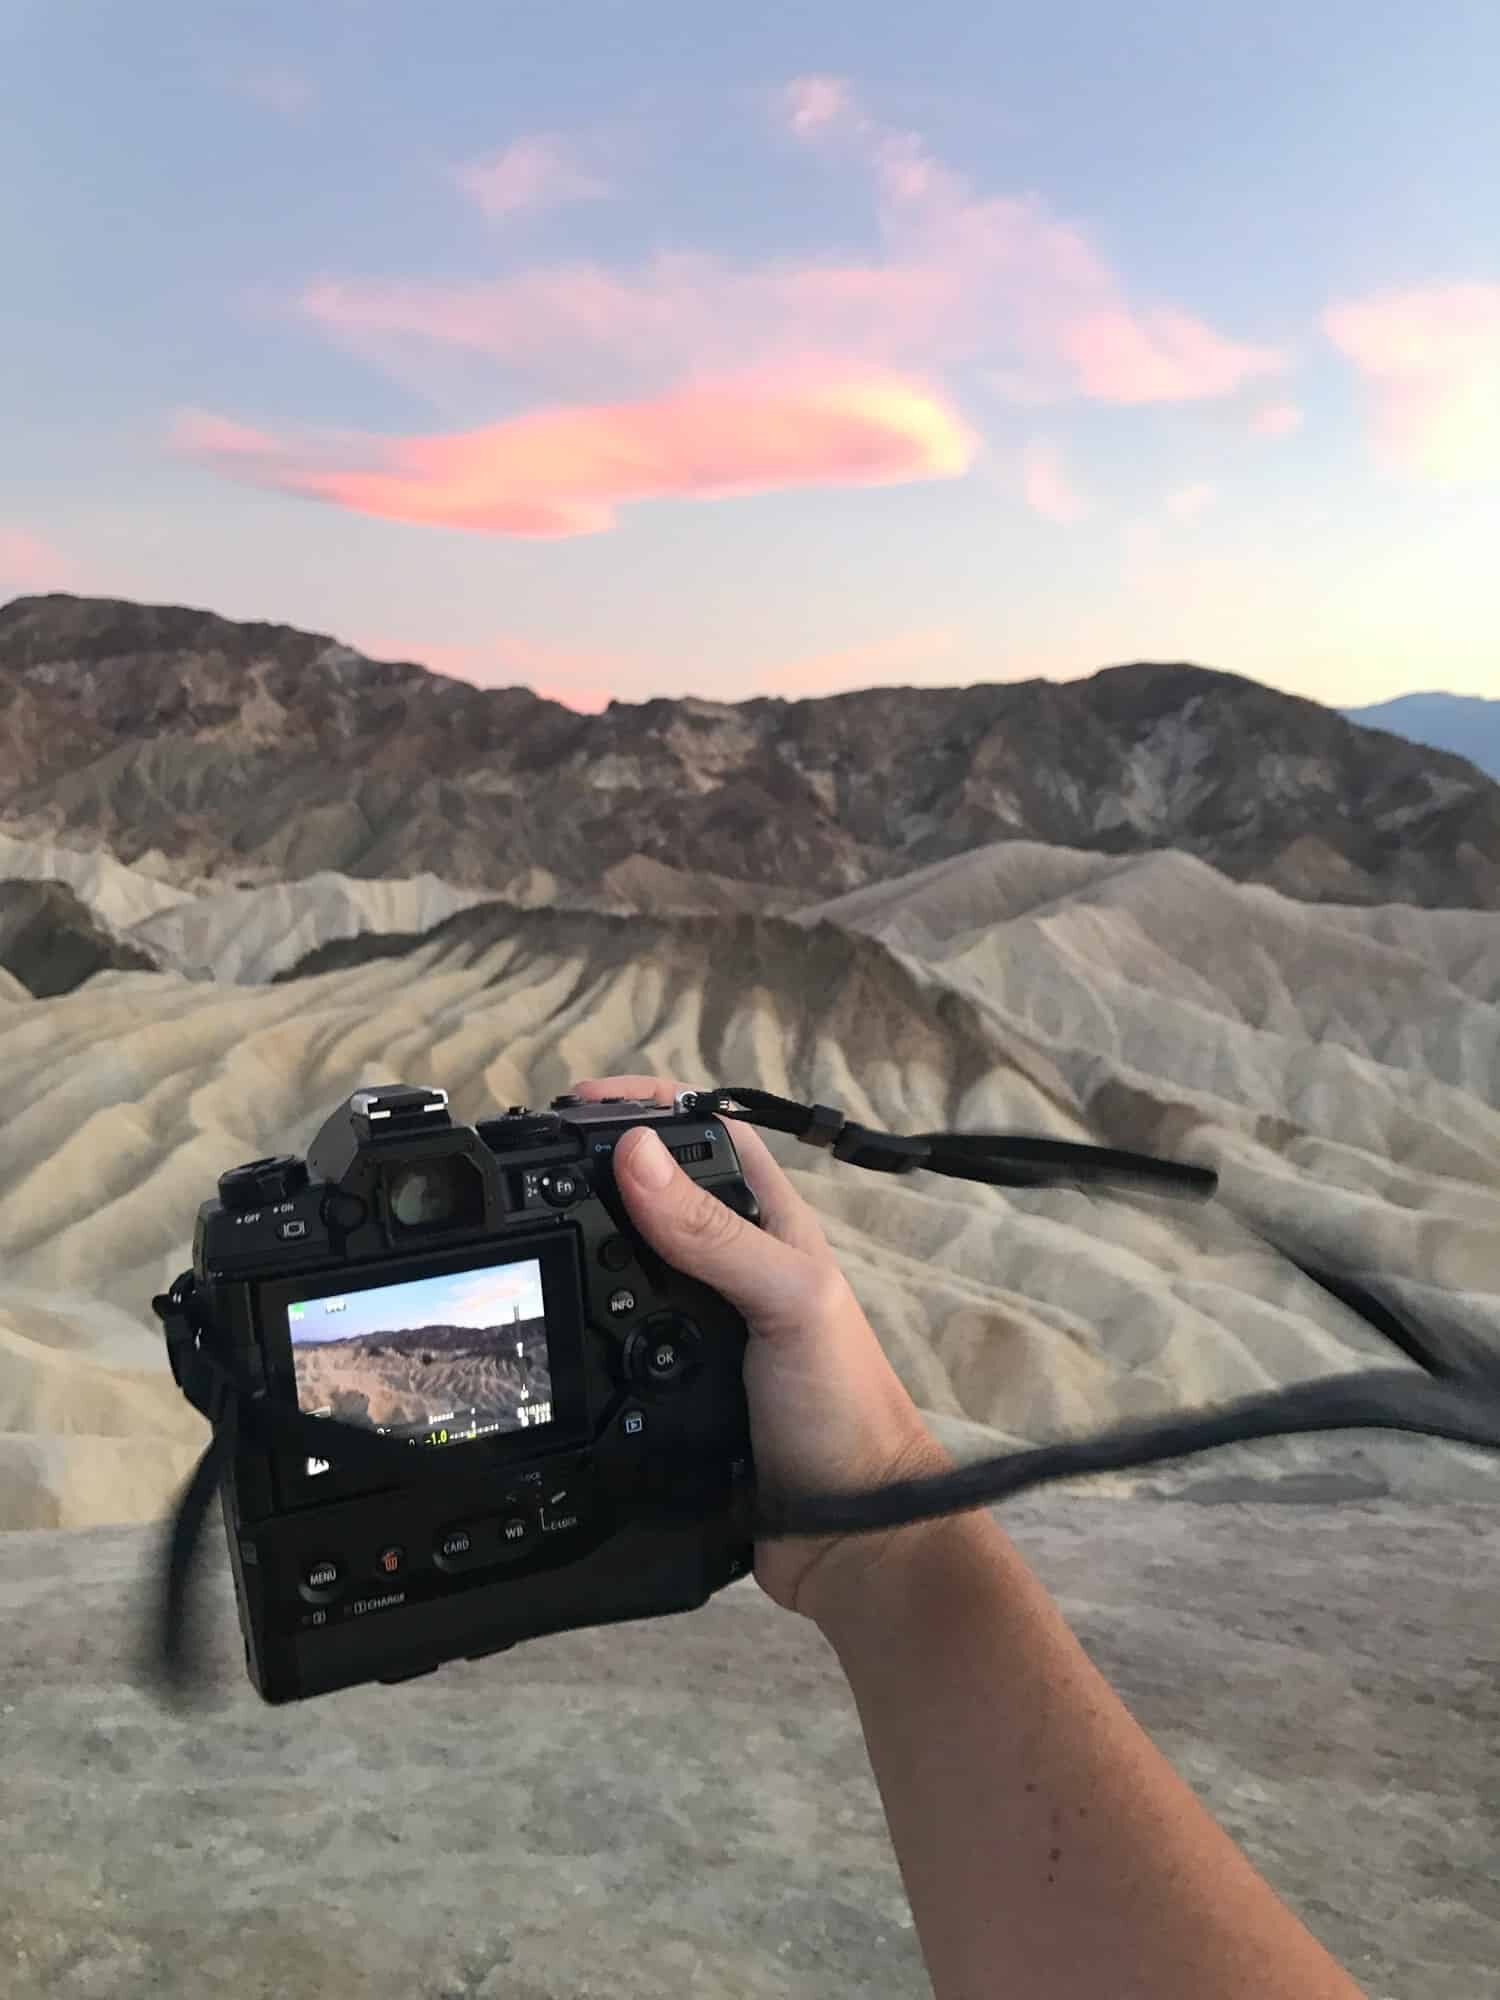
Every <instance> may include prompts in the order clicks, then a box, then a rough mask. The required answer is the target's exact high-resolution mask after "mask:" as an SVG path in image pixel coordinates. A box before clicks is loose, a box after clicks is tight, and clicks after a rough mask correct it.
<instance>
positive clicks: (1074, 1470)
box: [151, 1085, 1500, 1687]
mask: <svg viewBox="0 0 1500 2000" xmlns="http://www.w3.org/2000/svg"><path fill="white" fill-rule="evenodd" d="M678 1104H679V1106H680V1108H681V1109H682V1110H684V1111H685V1112H687V1113H688V1114H689V1115H690V1116H694V1117H698V1116H711V1115H715V1114H716V1115H719V1116H728V1117H736V1118H741V1119H743V1120H745V1121H746V1122H747V1123H749V1124H752V1125H761V1126H764V1127H766V1128H767V1129H768V1130H771V1131H777V1132H784V1133H788V1134H790V1135H791V1136H792V1137H794V1138H797V1139H800V1140H803V1141H805V1142H806V1143H807V1144H809V1145H813V1146H820V1147H826V1148H828V1149H830V1150H831V1152H832V1155H833V1157H834V1158H835V1159H836V1160H842V1161H845V1162H846V1163H848V1164H849V1165H851V1166H857V1167H867V1168H869V1169H871V1170H872V1171H874V1172H876V1173H895V1174H903V1173H911V1172H913V1171H914V1170H917V1169H920V1170H921V1171H923V1172H926V1173H936V1174H945V1175H947V1176H949V1177H950V1178H954V1179H958V1180H969V1181H977V1182H980V1183H982V1184H984V1185H987V1186H991V1187H1015V1188H1023V1187H1051V1186H1060V1185H1061V1186H1077V1187H1084V1188H1087V1187H1090V1186H1095V1185H1099V1186H1121V1187H1128V1186H1135V1187H1137V1188H1140V1189H1143V1190H1147V1191H1151V1192H1155V1193H1158V1194H1167V1195H1180V1196H1187V1197H1190V1198H1195V1199H1199V1200H1204V1199H1208V1198H1209V1197H1211V1196H1213V1195H1214V1194H1215V1193H1216V1192H1217V1191H1218V1184H1219V1177H1218V1175H1217V1174H1216V1173H1215V1172H1214V1171H1213V1169H1212V1168H1208V1167H1200V1166H1194V1165H1191V1164H1189V1163H1187V1162H1184V1161H1177V1160H1164V1159H1159V1158H1157V1157H1155V1156H1154V1155H1152V1154H1148V1153H1132V1152H1124V1151H1120V1150H1118V1149H1116V1148H1113V1147H1107V1146H1085V1145H1077V1144H1074V1143H1072V1142H1070V1141H1065V1140H1055V1139H1042V1138H1034V1137H1026V1136H1021V1135H1014V1134H1007V1133H998V1132H996V1133H987V1132H919V1133H914V1134H905V1135H903V1134H900V1133H893V1132H881V1131H878V1130H876V1129H874V1128H872V1127H870V1126H867V1125H860V1124H856V1123H855V1122H853V1121H852V1120H850V1119H848V1118H846V1117H845V1116H844V1114H843V1113H842V1112H841V1111H839V1110H838V1109H837V1108H836V1107H835V1106H833V1105H828V1104H811V1105H808V1104H799V1103H797V1102H796V1101H795V1100H793V1099H791V1098H787V1097H778V1096H776V1095H774V1094H773V1093H772V1092H770V1091H764V1090H756V1089H751V1088H742V1087H740V1086H738V1085H731V1086H728V1087H721V1088H718V1089H713V1090H700V1091H686V1092H683V1093H682V1095H681V1096H680V1097H679V1099H678ZM1243 1226H1244V1227H1245V1229H1246V1230H1247V1232H1248V1233H1249V1234H1250V1235H1252V1236H1254V1237H1256V1238H1257V1239H1258V1240H1259V1241H1261V1242H1262V1243H1264V1244H1266V1245H1268V1246H1269V1247H1270V1248H1271V1249H1272V1250H1274V1251H1276V1252H1277V1253H1278V1254H1279V1255H1280V1256H1282V1257H1285V1258H1286V1259H1287V1260H1288V1261H1289V1262H1290V1263H1291V1264H1293V1265H1294V1266H1295V1268H1296V1269H1297V1270H1299V1271H1300V1272H1301V1273H1302V1274H1303V1276H1305V1277H1306V1278H1308V1279H1310V1280H1311V1281H1312V1283H1314V1284H1316V1285H1318V1286H1319V1287H1320V1288H1321V1289H1322V1290H1323V1291H1325V1292H1327V1293H1328V1294H1329V1295H1330V1296H1332V1297H1334V1298H1336V1299H1338V1300H1339V1301H1340V1303H1341V1304H1343V1305H1344V1306H1346V1307H1347V1308H1348V1309H1349V1310H1350V1311H1351V1312H1353V1313H1355V1314H1356V1315H1357V1316H1358V1317H1359V1318H1360V1319H1361V1320H1363V1321H1364V1323H1365V1324H1366V1325H1368V1326H1370V1327H1372V1328H1374V1330H1375V1331H1376V1332H1378V1333H1380V1334H1381V1335H1383V1336H1384V1338H1386V1339H1387V1340H1389V1341H1390V1342H1391V1343H1392V1344H1393V1345H1394V1346H1396V1347H1398V1348H1399V1349H1400V1350H1401V1351H1402V1352H1403V1353H1404V1354H1405V1355H1406V1356H1407V1357H1408V1359H1409V1360H1410V1361H1412V1362H1415V1363H1416V1368H1415V1369H1413V1368H1409V1367H1408V1368H1392V1369H1370V1370H1363V1371H1356V1372H1351V1373H1349V1374H1347V1375H1342V1376H1334V1377H1331V1378H1324V1379H1323V1380H1320V1381H1314V1382H1304V1383H1298V1384H1294V1385H1293V1386H1291V1387H1289V1388H1285V1389H1277V1390H1273V1391H1270V1392H1268V1393H1266V1394H1261V1395H1253V1396H1247V1397H1243V1398H1241V1399H1239V1400H1238V1401H1236V1402H1232V1403H1227V1404H1224V1405H1221V1406H1220V1407H1218V1408H1216V1409H1210V1410H1199V1411H1188V1412H1178V1413H1173V1414H1171V1415H1168V1416H1165V1417H1151V1418H1145V1419H1142V1420H1140V1421H1137V1422H1132V1423H1127V1424H1121V1425H1118V1426H1116V1427H1114V1428H1113V1429H1110V1430H1107V1431H1103V1432H1100V1433H1099V1434H1098V1435H1097V1436H1094V1437H1090V1438H1079V1439H1072V1440H1069V1441H1068V1442H1066V1443H1060V1444H1045V1445H1038V1446H1035V1447H1033V1448H1030V1449H1027V1450H1023V1451H1011V1452H1006V1453H1003V1454H1002V1455H1000V1456H998V1457H995V1458H986V1459H980V1460H977V1461H975V1462H974V1463H971V1464H968V1465H964V1466H960V1467H958V1468H956V1469H955V1470H953V1471H951V1472H944V1473H939V1474H937V1475H935V1476H929V1477H927V1478H922V1479H907V1480H898V1481H894V1482H892V1483H890V1484H888V1485H885V1486H880V1487H876V1488H874V1489H872V1490H871V1491H868V1492H863V1493H859V1492H855V1493H840V1494H802V1495H797V1494H775V1493H766V1492H757V1491H755V1489H754V1488H753V1486H752V1488H751V1489H750V1490H749V1491H748V1493H747V1495H746V1497H745V1499H744V1500H743V1501H741V1502H739V1503H737V1505H738V1506H739V1508H740V1509H741V1510H742V1511H741V1512H740V1514H739V1525H740V1526H741V1528H742V1529H743V1532H744V1533H745V1534H747V1535H749V1536H751V1537H753V1538H754V1539H756V1540H777V1539H782V1538H787V1537H795V1536H824V1535H837V1534H862V1533H868V1532H871V1531H873V1530H878V1529H884V1528H893V1527H900V1526H903V1525H905V1524H906V1523H908V1522H913V1521H922V1520H930V1519H933V1518H935V1517H937V1516H939V1515H943V1514H957V1513H963V1512H966V1511H968V1510H970V1509H972V1508H975V1507H983V1506H988V1505H990V1504H992V1503H993V1502H995V1501H997V1500H1005V1499H1009V1498H1010V1497H1011V1496H1012V1495H1013V1494H1017V1493H1021V1492H1024V1491H1026V1490H1027V1489H1028V1488H1031V1487H1035V1486H1044V1485H1048V1484H1050V1483H1052V1482H1053V1481H1055V1480H1059V1479H1076V1478H1079V1477H1082V1476H1085V1475H1087V1474H1089V1473H1097V1472H1117V1471H1122V1470H1124V1469H1126V1468H1129V1467H1133V1466H1144V1465H1156V1464H1160V1463H1162V1462H1164V1461H1166V1460H1170V1459H1181V1458H1189V1457H1192V1456H1194V1455H1196V1454H1197V1453H1199V1452H1204V1451H1214V1450H1217V1449H1218V1448H1219V1447H1220V1446H1221V1445H1228V1444H1241V1443H1247V1442H1250V1441H1253V1440H1254V1439H1257V1438H1267V1437H1289V1436H1294V1435H1297V1434H1300V1433H1306V1432H1311V1431H1339V1430H1390V1431H1406V1432H1411V1433H1415V1434H1418V1435H1421V1436H1427V1437H1438V1438H1444V1439H1447V1440H1449V1441H1450V1442H1453V1443H1456V1444H1465V1445H1479V1446H1484V1447H1487V1448H1489V1449H1491V1450H1500V1341H1497V1342H1496V1343H1495V1345H1494V1346H1491V1345H1489V1344H1488V1343H1487V1342H1484V1341H1481V1340H1479V1339H1476V1338H1474V1337H1473V1336H1472V1335H1465V1334H1462V1333H1458V1332H1455V1331H1453V1330H1451V1329H1450V1330H1449V1331H1448V1332H1447V1333H1446V1334H1445V1335H1444V1337H1443V1339H1442V1340H1438V1339H1436V1338H1435V1337H1433V1336H1432V1335H1431V1334H1430V1333H1429V1332H1427V1331H1426V1330H1424V1329H1422V1328H1419V1327H1414V1326H1413V1325H1412V1324H1411V1323H1410V1322H1409V1321H1408V1320H1406V1319H1403V1318H1401V1317H1399V1316H1398V1315H1397V1314H1396V1313H1395V1312H1394V1311H1393V1310H1392V1309H1391V1307H1390V1306H1389V1305H1388V1304H1387V1303H1386V1302H1385V1301H1383V1300H1381V1299H1380V1298H1378V1297H1377V1296H1376V1295H1375V1294H1374V1293H1373V1292H1372V1291H1371V1290H1370V1289H1369V1287H1368V1285H1367V1284H1365V1283H1364V1282H1363V1281H1362V1280H1360V1279H1358V1278H1356V1277H1355V1276H1353V1275H1352V1274H1351V1273H1348V1272H1344V1271H1340V1270H1336V1269H1333V1268H1332V1267H1330V1266H1329V1265H1328V1264H1327V1263H1326V1261H1325V1262H1320V1263H1318V1264H1312V1263H1309V1262H1304V1261H1303V1260H1302V1259H1301V1258H1299V1257H1297V1256H1295V1255H1293V1254H1292V1253H1291V1252H1290V1251H1289V1250H1288V1249H1287V1248H1286V1247H1285V1246H1283V1245H1281V1244H1279V1243H1277V1242H1274V1241H1273V1240H1272V1239H1271V1238H1270V1237H1269V1236H1267V1235H1266V1234H1265V1233H1264V1232H1263V1231H1261V1230H1259V1229H1256V1228H1255V1227H1254V1226H1253V1225H1252V1224H1250V1223H1249V1222H1248V1221H1245V1222H1244V1223H1243ZM151 1303H152V1307H153V1310H154V1311H155V1312H156V1314H157V1316H158V1318H160V1319H161V1321H162V1323H163V1325H164V1327H165V1330H166V1337H167V1351H168V1355H169V1358H170V1360H171V1364H172V1372H173V1375H174V1377H175V1379H176V1381H177V1383H178V1385H179V1387H180V1388H181V1389H182V1392H183V1394H184V1395H185V1396H186V1397H187V1399H188V1401H189V1402H191V1403H192V1404H193V1406H194V1408H196V1409H198V1410H201V1411H202V1412H203V1414H204V1415H205V1416H206V1417H207V1418H208V1419H209V1421H210V1423H212V1424H213V1426H214V1437H213V1441H212V1442H211V1444H210V1445H209V1447H208V1449H207V1450H206V1451H205V1453H204V1455H203V1457H202V1459H201V1460H200V1461H199V1464H198V1466H197V1468H196V1469H195V1471H194V1473H193V1475H192V1477H191V1479H190V1480H189V1482H188V1485H187V1487H186V1488H185V1489H184V1491H183V1494H182V1497H181V1499H180V1501H179V1503H178V1506H177V1510H176V1513H175V1515H174V1517H173V1520H172V1523H171V1527H170V1530H169V1538H168V1544H167V1549H166V1558H165V1562H164V1564H163V1590H162V1594H161V1624H160V1628H159V1644H158V1646H157V1651H156V1659H155V1661H154V1663H153V1664H154V1673H153V1678H158V1679H162V1680H165V1681H166V1682H167V1683H168V1684H169V1685H172V1686H176V1687H180V1686H182V1685H184V1684H185V1682H186V1680H187V1678H188V1675H189V1673H190V1657H189V1655H190V1650H191V1649H190V1647H189V1645H188V1642H187V1640H186V1637H185V1633H186V1628H187V1603H188V1585H189V1582H190V1578H191V1574H192V1569H193V1563H194V1557H195V1555H196V1553H197V1550H198V1546H199V1543H200V1540H201V1534H202V1527H203V1522H204V1518H205V1516H206V1513H207V1510H208V1507H209V1505H210V1503H211V1502H212V1500H213V1497H214V1494H215V1492H216V1490H217V1488H218V1486H219V1482H220V1478H221V1476H222V1474H223V1472H224V1470H225V1469H226V1468H227V1466H228V1465H229V1464H230V1463H231V1461H232V1459H233V1456H234V1452H235V1450H236V1448H237V1445H238V1441H239V1439H240V1437H241V1436H251V1437H254V1438H255V1439H256V1440H257V1441H258V1442H263V1443H269V1444H271V1445H277V1446H283V1447H285V1446H289V1445H293V1446H296V1447H297V1448H299V1449H306V1450H307V1451H308V1452H309V1453H310V1454H316V1455H318V1456H320V1457H329V1456H337V1458H338V1459H339V1460H340V1462H341V1463H348V1464H350V1465H353V1466H356V1467H368V1468H369V1469H370V1470H372V1471H378V1472H382V1473H385V1472H389V1471H390V1469H391V1468H392V1466H393V1464H394V1463H395V1462H396V1459H397V1456H398V1454H399V1455H400V1456H401V1459H402V1466H403V1471H402V1479H403V1481H404V1482H407V1483H422V1484H426V1483H428V1482H429V1481H431V1482H434V1483H438V1482H441V1480H442V1478H443V1477H444V1475H445V1472H446V1471H447V1468H446V1467H445V1466H444V1465H443V1463H442V1460H443V1457H444V1454H443V1453H441V1452H433V1453H425V1452H413V1451H412V1449H411V1447H410V1446H409V1445H408V1444H407V1443H406V1442H405V1441H404V1440H401V1439H396V1438H389V1437H381V1436H379V1435H378V1434H376V1433H374V1432H371V1431H369V1430H366V1429H363V1428H361V1427H359V1426H357V1425H354V1424H347V1423H343V1422H340V1421H339V1420H337V1419H335V1418H331V1417H309V1416H305V1415H303V1414H302V1413H301V1412H300V1411H298V1410H297V1409H295V1408H294V1407H289V1406H288V1405H286V1404H285V1403H282V1402H279V1401H276V1402H273V1401H272V1400H270V1399H269V1398H268V1396H267V1395H266V1392H265V1391H264V1389H263V1388H260V1387H258V1386H257V1385H256V1384H254V1383H252V1382H249V1381H247V1380H245V1379H244V1378H242V1377H241V1376H240V1375H239V1374H238V1373H237V1372H235V1371H234V1370H233V1369H232V1368H230V1367H229V1366H228V1365H227V1364H226V1361H225V1359H224V1357H223V1356H222V1354H221V1353H219V1352H217V1351H216V1344H215V1343H216V1329H214V1328H213V1327H212V1326H211V1325H210V1324H209V1322H208V1319H207V1316H206V1315H205V1314H204V1313H203V1312H202V1310H201V1307H200V1305H199V1302H198V1300H197V1298H196V1294H195V1286H194V1280H193V1274H192V1272H191V1271H188V1272H184V1273H183V1275H182V1276H181V1277H180V1278H178V1279H177V1281H176V1283H175V1284H174V1285H173V1286H172V1288H171V1290H170V1291H169V1292H167V1293H165V1294H163V1295H161V1296H159V1297H157V1298H155V1299H153V1300H152V1302H151ZM1419 1371H1420V1372H1419ZM712 1478H713V1468H712V1467H710V1466H708V1465H707V1464H706V1463H705V1464H703V1465H701V1466H697V1467H694V1466H691V1465H689V1466H684V1467H681V1468H680V1470H679V1476H677V1477H675V1478H673V1480H672V1482H671V1486H670V1490H668V1489H667V1488H663V1489H662V1490H661V1491H659V1492H658V1493H657V1494H656V1495H655V1496H654V1504H655V1505H657V1506H659V1507H661V1508H663V1509H664V1510H666V1511H668V1512H673V1513H684V1512H689V1513H690V1512H692V1511H693V1510H694V1509H695V1508H701V1506H702V1504H703V1496H704V1494H705V1492H706V1491H708V1490H710V1489H711V1487H712ZM700 1482H702V1483H700Z"/></svg>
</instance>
